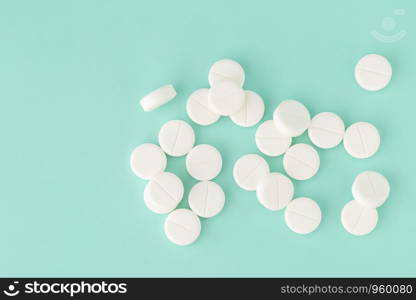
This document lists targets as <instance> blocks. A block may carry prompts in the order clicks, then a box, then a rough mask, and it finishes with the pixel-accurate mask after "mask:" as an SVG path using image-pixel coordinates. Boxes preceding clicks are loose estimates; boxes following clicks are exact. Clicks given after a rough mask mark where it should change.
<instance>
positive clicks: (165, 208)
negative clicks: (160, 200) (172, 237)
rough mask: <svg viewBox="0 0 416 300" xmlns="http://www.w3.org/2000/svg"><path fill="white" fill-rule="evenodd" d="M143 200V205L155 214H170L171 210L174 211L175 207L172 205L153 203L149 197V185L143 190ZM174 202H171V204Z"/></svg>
mask: <svg viewBox="0 0 416 300" xmlns="http://www.w3.org/2000/svg"><path fill="white" fill-rule="evenodd" d="M143 200H144V203H145V204H146V206H147V208H148V209H149V210H150V211H152V212H154V213H157V214H167V213H170V212H171V211H172V210H173V209H175V207H176V206H175V207H173V205H163V204H162V205H159V204H157V203H156V202H154V201H153V199H152V198H151V197H150V196H149V185H148V184H147V185H146V187H145V188H144V193H143ZM173 203H174V202H173V201H172V204H173Z"/></svg>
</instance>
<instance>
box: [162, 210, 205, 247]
mask: <svg viewBox="0 0 416 300" xmlns="http://www.w3.org/2000/svg"><path fill="white" fill-rule="evenodd" d="M200 233H201V221H200V220H199V218H198V216H197V215H196V214H195V213H194V212H192V211H190V210H189V209H177V210H174V211H173V212H171V213H170V214H169V215H168V216H167V217H166V220H165V234H166V236H167V238H168V239H169V240H170V241H171V242H172V243H174V244H176V245H179V246H186V245H189V244H192V243H193V242H195V240H196V239H197V238H198V237H199V235H200Z"/></svg>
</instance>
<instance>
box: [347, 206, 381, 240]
mask: <svg viewBox="0 0 416 300" xmlns="http://www.w3.org/2000/svg"><path fill="white" fill-rule="evenodd" d="M377 221H378V213H377V210H376V209H375V208H371V207H366V206H362V205H361V204H359V203H358V202H357V201H355V200H352V201H350V202H348V203H347V204H346V205H345V206H344V208H343V209H342V212H341V223H342V226H344V228H345V230H346V231H348V232H349V233H351V234H353V235H366V234H368V233H370V232H371V231H373V230H374V228H375V227H376V225H377Z"/></svg>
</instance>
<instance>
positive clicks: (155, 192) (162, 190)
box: [145, 172, 184, 213]
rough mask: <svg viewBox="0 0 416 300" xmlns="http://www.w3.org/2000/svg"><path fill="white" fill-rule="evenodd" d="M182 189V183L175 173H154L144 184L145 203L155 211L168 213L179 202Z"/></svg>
mask: <svg viewBox="0 0 416 300" xmlns="http://www.w3.org/2000/svg"><path fill="white" fill-rule="evenodd" d="M183 190H184V189H183V183H182V181H181V180H180V178H179V177H178V176H176V175H175V174H173V173H169V172H163V173H159V174H156V175H155V176H154V177H153V178H152V179H151V180H150V181H149V182H148V183H147V185H146V188H145V203H146V205H147V206H148V208H149V209H150V210H152V211H154V212H156V213H168V212H170V211H172V210H174V209H175V208H176V206H178V204H179V202H181V200H182V197H183Z"/></svg>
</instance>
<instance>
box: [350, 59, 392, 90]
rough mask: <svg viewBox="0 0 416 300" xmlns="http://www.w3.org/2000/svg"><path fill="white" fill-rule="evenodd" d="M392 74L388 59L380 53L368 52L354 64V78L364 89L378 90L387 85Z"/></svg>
mask: <svg viewBox="0 0 416 300" xmlns="http://www.w3.org/2000/svg"><path fill="white" fill-rule="evenodd" d="M391 76H392V68H391V65H390V63H389V61H388V60H387V59H386V58H385V57H384V56H381V55H378V54H369V55H366V56H364V57H363V58H361V59H360V60H359V61H358V63H357V65H356V66H355V80H356V81H357V83H358V84H359V85H360V86H361V87H362V88H363V89H365V90H368V91H378V90H381V89H383V88H384V87H386V86H387V84H388V83H389V82H390V80H391Z"/></svg>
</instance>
